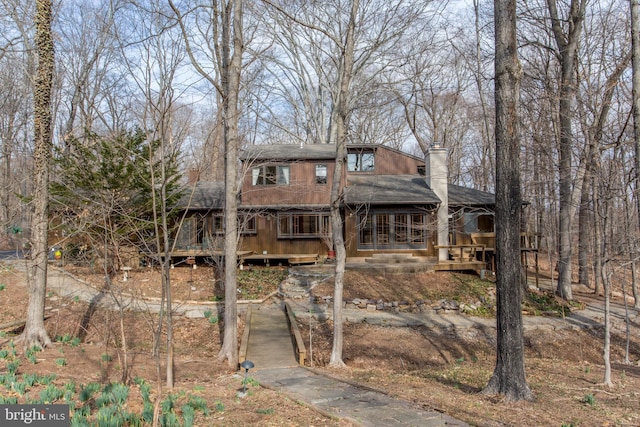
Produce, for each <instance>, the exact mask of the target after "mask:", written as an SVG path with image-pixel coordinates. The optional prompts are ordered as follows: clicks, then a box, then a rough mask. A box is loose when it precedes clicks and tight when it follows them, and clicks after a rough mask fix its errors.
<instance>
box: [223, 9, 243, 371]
mask: <svg viewBox="0 0 640 427" xmlns="http://www.w3.org/2000/svg"><path fill="white" fill-rule="evenodd" d="M242 6H243V5H242V0H234V4H233V11H232V13H233V19H231V17H229V16H224V17H223V20H225V21H226V23H225V24H224V25H223V32H227V34H226V35H225V34H224V33H223V36H222V38H223V45H222V48H223V54H222V57H223V60H222V61H223V67H222V70H223V76H222V87H223V92H224V94H223V97H224V99H223V109H224V110H223V121H224V132H225V148H226V152H225V208H224V215H225V219H224V222H225V236H224V287H225V290H224V298H225V301H224V337H223V341H222V348H221V349H220V353H219V354H218V360H220V361H223V360H225V359H226V360H227V362H228V364H229V366H230V367H232V368H236V367H237V366H238V304H237V299H238V296H237V293H236V288H237V264H238V253H237V249H238V166H237V162H238V146H239V143H238V92H239V88H240V71H241V67H242V50H243V36H242ZM231 21H232V22H233V25H232V26H233V41H231ZM231 43H233V54H232V55H231V56H230V52H229V49H230V48H231Z"/></svg>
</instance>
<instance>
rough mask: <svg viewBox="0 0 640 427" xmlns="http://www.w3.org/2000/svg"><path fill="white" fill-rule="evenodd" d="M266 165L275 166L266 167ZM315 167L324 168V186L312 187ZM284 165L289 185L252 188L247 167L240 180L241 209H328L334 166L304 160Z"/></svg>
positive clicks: (322, 161)
mask: <svg viewBox="0 0 640 427" xmlns="http://www.w3.org/2000/svg"><path fill="white" fill-rule="evenodd" d="M267 164H269V165H272V164H275V163H267ZM316 164H324V165H327V183H326V184H316V169H315V168H316ZM278 165H288V166H289V170H290V183H289V185H253V184H252V175H251V170H252V169H253V168H254V167H256V166H257V165H251V167H249V168H248V170H247V171H245V174H244V178H243V180H242V205H245V206H277V205H281V206H287V205H290V206H291V205H329V193H330V191H331V182H332V181H333V180H332V178H333V170H334V164H333V163H332V162H331V161H324V160H308V161H300V162H292V163H279V164H278Z"/></svg>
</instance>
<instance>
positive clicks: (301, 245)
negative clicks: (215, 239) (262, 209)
mask: <svg viewBox="0 0 640 427" xmlns="http://www.w3.org/2000/svg"><path fill="white" fill-rule="evenodd" d="M256 229H257V233H256V234H252V235H243V236H242V239H241V241H240V250H242V251H253V252H254V253H256V254H261V253H263V252H264V251H267V254H318V255H326V254H327V247H326V245H324V243H322V240H321V239H320V238H319V237H317V238H296V239H278V217H277V216H276V215H258V217H257V218H256Z"/></svg>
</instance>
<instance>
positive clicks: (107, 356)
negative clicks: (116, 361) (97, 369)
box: [100, 353, 112, 362]
mask: <svg viewBox="0 0 640 427" xmlns="http://www.w3.org/2000/svg"><path fill="white" fill-rule="evenodd" d="M100 358H101V359H102V361H103V362H111V360H112V359H111V355H110V354H108V353H104V354H103V355H102V356H100Z"/></svg>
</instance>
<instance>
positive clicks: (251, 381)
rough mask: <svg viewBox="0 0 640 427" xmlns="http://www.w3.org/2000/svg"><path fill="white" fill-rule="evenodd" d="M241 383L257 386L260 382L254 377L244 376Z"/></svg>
mask: <svg viewBox="0 0 640 427" xmlns="http://www.w3.org/2000/svg"><path fill="white" fill-rule="evenodd" d="M242 385H250V386H253V387H257V386H259V385H260V383H259V382H258V380H256V379H255V378H251V377H246V378H244V379H243V380H242Z"/></svg>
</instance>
